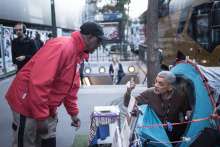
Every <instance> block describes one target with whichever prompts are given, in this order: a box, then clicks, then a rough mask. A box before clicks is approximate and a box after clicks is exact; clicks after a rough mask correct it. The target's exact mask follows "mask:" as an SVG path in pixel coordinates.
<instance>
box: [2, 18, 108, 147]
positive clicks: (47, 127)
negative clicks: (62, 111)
mask: <svg viewBox="0 0 220 147" xmlns="http://www.w3.org/2000/svg"><path fill="white" fill-rule="evenodd" d="M103 39H106V38H105V37H104V33H103V29H102V27H101V26H100V25H99V24H97V23H94V22H86V23H84V24H83V25H82V26H81V27H80V32H79V31H76V32H73V33H72V34H71V37H58V38H54V39H52V40H50V41H49V42H47V43H46V44H45V45H44V46H43V47H42V48H41V49H40V50H39V51H38V52H37V53H36V54H35V55H34V56H33V57H32V58H31V60H30V61H29V62H28V63H27V64H26V65H25V66H24V67H23V68H22V69H21V70H20V72H19V73H18V74H17V75H16V77H15V79H14V81H13V82H12V84H11V86H10V87H9V90H8V92H7V94H6V99H7V101H8V104H9V106H10V108H11V110H12V112H13V124H12V126H13V130H14V141H13V147H35V146H37V145H38V143H40V146H41V147H55V146H56V125H57V115H56V109H57V107H58V106H60V105H61V104H62V103H63V104H64V106H65V108H66V110H67V112H68V114H69V115H70V117H71V119H72V125H73V126H75V127H80V120H79V118H78V117H77V115H78V113H79V109H78V105H77V92H78V88H79V83H78V82H79V76H77V75H78V73H79V71H78V70H79V67H80V66H79V65H80V63H81V62H82V61H83V60H84V59H87V58H88V53H92V52H93V51H94V50H95V49H96V48H97V47H98V46H99V45H100V43H101V41H102V40H103ZM77 83H78V84H77ZM77 85H78V86H77ZM37 136H39V137H37ZM39 140H40V142H39Z"/></svg>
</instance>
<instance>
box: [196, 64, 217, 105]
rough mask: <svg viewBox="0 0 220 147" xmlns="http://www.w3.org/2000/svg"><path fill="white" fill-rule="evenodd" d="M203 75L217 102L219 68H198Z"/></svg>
mask: <svg viewBox="0 0 220 147" xmlns="http://www.w3.org/2000/svg"><path fill="white" fill-rule="evenodd" d="M198 67H199V69H200V70H201V72H202V73H203V75H204V76H205V77H206V78H207V80H208V84H209V86H210V87H211V88H212V90H213V92H214V93H213V95H214V98H215V100H216V101H217V100H218V99H219V96H220V67H205V66H201V65H200V66H198Z"/></svg>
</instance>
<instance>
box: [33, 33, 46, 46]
mask: <svg viewBox="0 0 220 147" xmlns="http://www.w3.org/2000/svg"><path fill="white" fill-rule="evenodd" d="M34 43H35V46H36V48H37V50H39V49H40V48H41V47H42V46H43V45H44V42H43V41H42V40H41V36H40V34H39V33H38V32H36V33H35V38H34Z"/></svg>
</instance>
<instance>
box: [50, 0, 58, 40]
mask: <svg viewBox="0 0 220 147" xmlns="http://www.w3.org/2000/svg"><path fill="white" fill-rule="evenodd" d="M51 22H52V33H53V36H54V37H57V26H56V13H55V4H54V0H51Z"/></svg>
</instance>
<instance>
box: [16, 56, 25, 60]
mask: <svg viewBox="0 0 220 147" xmlns="http://www.w3.org/2000/svg"><path fill="white" fill-rule="evenodd" d="M25 58H26V57H25V56H18V57H16V60H18V61H23V60H24V59H25Z"/></svg>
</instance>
